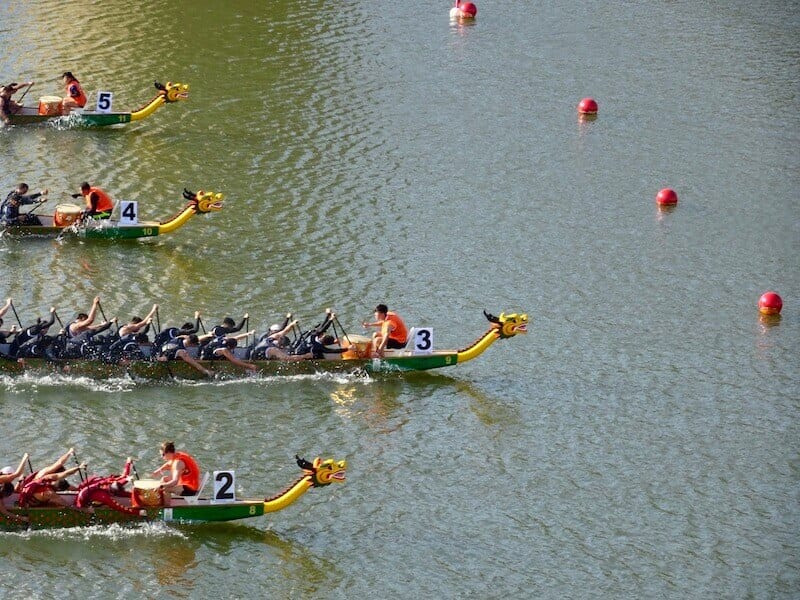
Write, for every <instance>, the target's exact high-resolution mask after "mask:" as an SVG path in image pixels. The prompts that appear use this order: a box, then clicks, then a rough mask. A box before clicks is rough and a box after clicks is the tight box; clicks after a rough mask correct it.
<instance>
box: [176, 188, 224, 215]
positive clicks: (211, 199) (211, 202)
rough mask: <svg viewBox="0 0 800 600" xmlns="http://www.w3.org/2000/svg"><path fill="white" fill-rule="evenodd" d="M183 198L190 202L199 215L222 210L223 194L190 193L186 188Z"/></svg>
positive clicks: (200, 191) (201, 191)
mask: <svg viewBox="0 0 800 600" xmlns="http://www.w3.org/2000/svg"><path fill="white" fill-rule="evenodd" d="M183 197H184V198H186V200H188V201H189V204H190V205H192V206H193V207H194V209H195V210H196V211H197V212H199V213H207V212H217V211H220V210H222V205H223V204H224V203H223V201H222V198H223V196H222V194H215V193H214V192H204V191H203V190H199V191H198V192H197V193H195V192H190V191H189V190H187V189H186V188H184V189H183Z"/></svg>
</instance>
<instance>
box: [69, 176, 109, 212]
mask: <svg viewBox="0 0 800 600" xmlns="http://www.w3.org/2000/svg"><path fill="white" fill-rule="evenodd" d="M81 196H83V199H84V200H85V201H86V210H85V211H84V215H85V216H86V217H91V218H92V219H110V218H111V213H112V211H113V210H114V201H113V200H112V199H111V196H109V195H108V194H107V193H106V192H104V191H103V190H101V189H100V188H99V187H94V186H91V185H89V182H88V181H84V182H83V183H82V184H81V193H80V194H72V197H73V198H80V197H81Z"/></svg>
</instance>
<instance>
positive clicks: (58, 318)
mask: <svg viewBox="0 0 800 600" xmlns="http://www.w3.org/2000/svg"><path fill="white" fill-rule="evenodd" d="M53 315H54V316H55V318H56V321H58V326H59V327H61V329H64V323H62V322H61V317H59V316H58V312H57V311H56V312H53Z"/></svg>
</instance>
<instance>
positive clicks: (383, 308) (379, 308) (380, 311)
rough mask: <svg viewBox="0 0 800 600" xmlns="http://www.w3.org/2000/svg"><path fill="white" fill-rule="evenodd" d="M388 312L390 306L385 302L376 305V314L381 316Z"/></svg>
mask: <svg viewBox="0 0 800 600" xmlns="http://www.w3.org/2000/svg"><path fill="white" fill-rule="evenodd" d="M388 313H389V307H388V306H386V305H385V304H378V306H376V307H375V314H376V315H378V316H380V317H385V316H386V315H387V314H388Z"/></svg>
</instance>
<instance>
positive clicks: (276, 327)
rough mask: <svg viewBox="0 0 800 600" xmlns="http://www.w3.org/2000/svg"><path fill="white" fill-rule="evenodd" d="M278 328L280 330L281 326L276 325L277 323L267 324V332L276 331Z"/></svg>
mask: <svg viewBox="0 0 800 600" xmlns="http://www.w3.org/2000/svg"><path fill="white" fill-rule="evenodd" d="M280 330H281V326H280V325H278V324H277V323H273V324H272V325H270V326H269V332H270V333H278V332H279V331H280Z"/></svg>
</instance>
